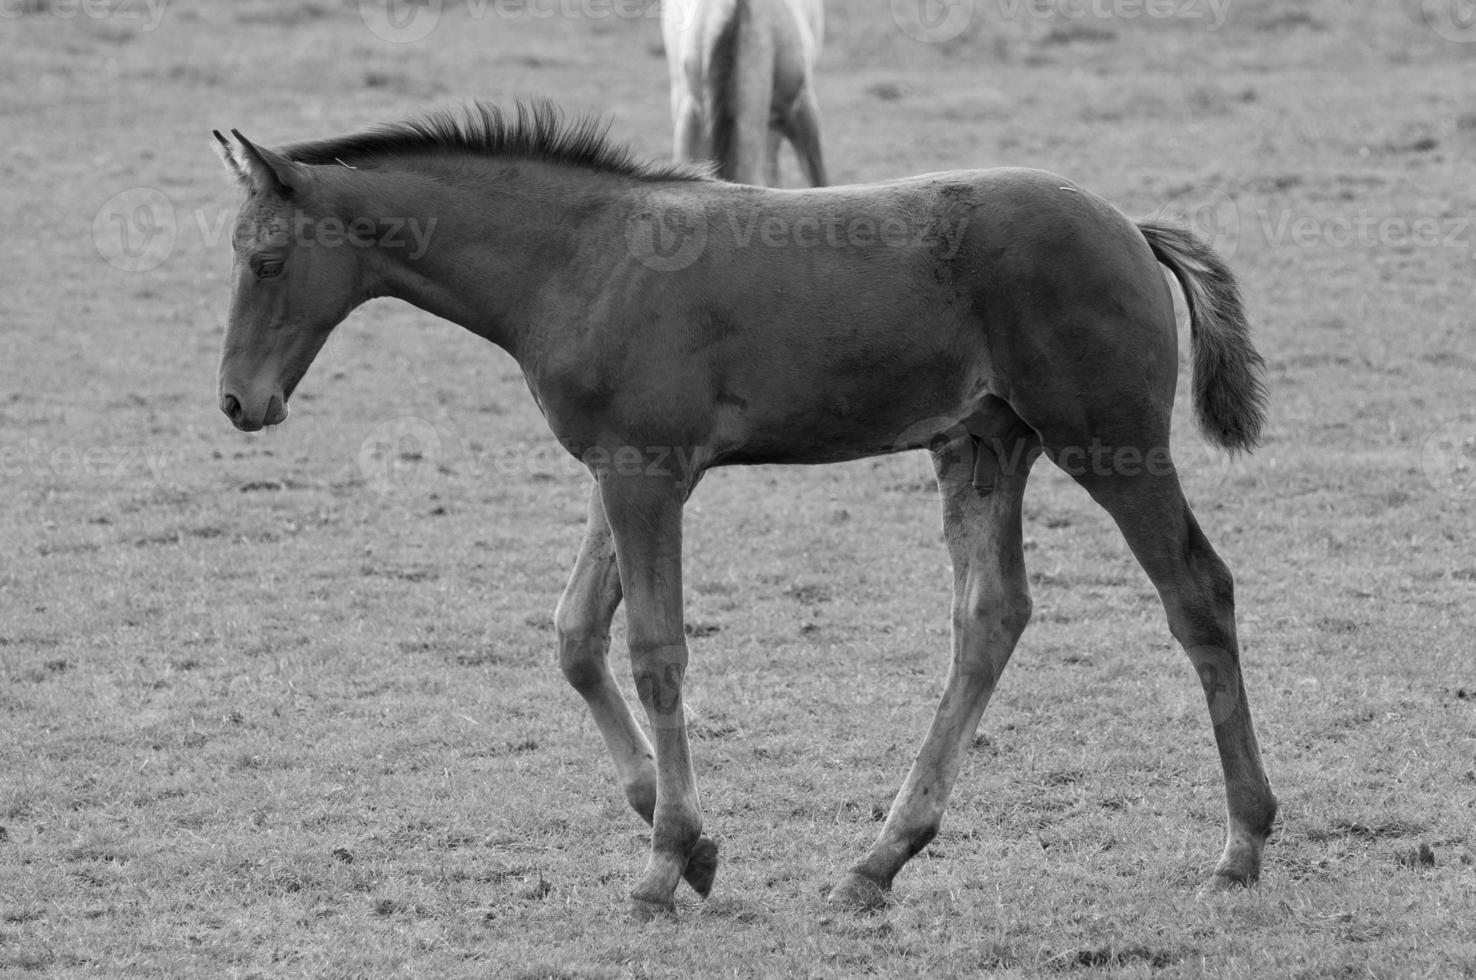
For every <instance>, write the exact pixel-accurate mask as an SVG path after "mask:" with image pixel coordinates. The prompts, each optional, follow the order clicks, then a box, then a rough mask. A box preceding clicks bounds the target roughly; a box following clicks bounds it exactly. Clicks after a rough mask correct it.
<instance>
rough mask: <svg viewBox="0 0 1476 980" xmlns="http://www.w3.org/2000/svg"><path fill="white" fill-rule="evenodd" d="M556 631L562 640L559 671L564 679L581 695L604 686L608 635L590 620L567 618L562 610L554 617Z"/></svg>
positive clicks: (608, 643)
mask: <svg viewBox="0 0 1476 980" xmlns="http://www.w3.org/2000/svg"><path fill="white" fill-rule="evenodd" d="M554 630H555V632H556V633H557V634H558V638H559V669H560V670H562V671H563V672H564V679H565V680H567V681H568V682H569V684H570V685H571V686H573V688H574V690H576V691H578V692H580V693H581V694H582V693H584V692H586V691H592V690H594V689H596V688H598V687H599V686H600V685H602V684H603V683H604V681H605V677H606V675H607V673H608V668H607V667H606V666H605V655H606V651H607V650H608V649H609V646H610V637H609V634H608V633H606V632H605V631H604V630H603V629H601V628H599V627H598V626H596V625H594V624H592V623H590V622H589V621H588V620H585V619H583V618H580V617H575V616H570V615H566V614H565V612H564V610H563V609H562V608H561V609H560V610H559V611H558V612H556V613H555V614H554Z"/></svg>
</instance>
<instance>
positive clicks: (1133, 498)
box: [1072, 425, 1276, 890]
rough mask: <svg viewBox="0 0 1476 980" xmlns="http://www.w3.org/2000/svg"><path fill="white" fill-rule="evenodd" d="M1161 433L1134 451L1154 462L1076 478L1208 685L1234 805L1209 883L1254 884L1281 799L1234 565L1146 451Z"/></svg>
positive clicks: (1162, 463) (1164, 434)
mask: <svg viewBox="0 0 1476 980" xmlns="http://www.w3.org/2000/svg"><path fill="white" fill-rule="evenodd" d="M1159 435H1160V436H1161V438H1160V439H1156V440H1155V439H1147V440H1143V442H1142V446H1141V447H1140V448H1141V449H1142V450H1143V453H1144V454H1143V455H1141V456H1138V457H1135V458H1140V459H1141V458H1146V459H1148V460H1150V461H1153V462H1149V463H1148V464H1147V465H1133V466H1131V467H1129V466H1126V465H1123V466H1108V467H1103V468H1100V471H1099V468H1097V467H1095V466H1093V467H1090V468H1086V472H1084V473H1073V474H1072V475H1073V476H1075V477H1076V479H1077V482H1079V483H1080V484H1081V485H1082V486H1084V487H1085V488H1086V489H1087V491H1088V492H1089V493H1090V494H1091V495H1092V497H1093V498H1094V499H1095V500H1096V501H1097V503H1099V504H1101V505H1102V507H1104V508H1105V509H1106V510H1107V512H1108V513H1109V514H1111V515H1112V518H1113V520H1115V521H1116V522H1117V526H1118V527H1119V528H1120V529H1121V530H1122V533H1123V536H1124V537H1125V538H1127V543H1128V547H1130V548H1131V549H1132V552H1133V554H1134V555H1135V556H1136V557H1137V559H1138V562H1139V563H1140V564H1141V565H1142V566H1143V568H1144V570H1145V571H1147V573H1148V577H1149V578H1150V579H1152V581H1153V585H1154V587H1155V588H1157V590H1158V594H1159V597H1160V598H1161V599H1162V600H1163V606H1164V610H1165V612H1167V614H1168V622H1169V630H1170V631H1171V632H1172V633H1173V635H1174V638H1175V639H1177V640H1178V641H1179V643H1180V645H1182V646H1183V648H1184V651H1185V652H1186V653H1187V654H1188V655H1189V660H1190V661H1191V662H1192V663H1193V664H1194V669H1195V670H1196V671H1197V672H1198V674H1199V680H1200V683H1201V684H1202V685H1203V687H1204V694H1205V699H1206V700H1207V701H1208V702H1209V712H1210V721H1211V722H1212V723H1213V725H1214V730H1215V743H1216V745H1217V746H1218V747H1219V751H1220V765H1221V767H1222V768H1223V769H1224V773H1225V793H1226V802H1227V810H1228V827H1227V833H1226V842H1225V851H1224V854H1223V855H1222V856H1221V858H1220V862H1219V864H1218V865H1217V866H1216V868H1215V872H1214V875H1213V876H1212V877H1211V878H1210V880H1209V881H1208V882H1207V883H1206V885H1205V887H1206V889H1210V890H1218V889H1224V888H1229V887H1232V886H1235V885H1247V884H1250V883H1251V882H1253V881H1255V880H1256V879H1257V878H1258V877H1259V876H1260V873H1261V852H1262V850H1263V849H1264V847H1265V844H1266V839H1267V838H1268V837H1269V836H1270V835H1271V825H1272V822H1273V821H1274V820H1275V818H1276V797H1275V796H1273V795H1272V793H1271V786H1270V783H1269V782H1268V781H1267V779H1266V770H1265V769H1264V768H1263V767H1262V765H1261V751H1260V747H1259V746H1258V745H1257V742H1256V733H1255V729H1254V726H1253V725H1252V723H1251V711H1250V704H1249V702H1248V701H1247V700H1246V695H1245V683H1244V681H1243V680H1242V677H1241V672H1240V645H1239V642H1238V641H1237V639H1236V635H1235V596H1234V586H1233V583H1232V581H1231V577H1230V570H1229V569H1228V568H1227V567H1226V566H1225V563H1224V562H1223V561H1221V560H1220V557H1219V555H1217V554H1215V550H1214V548H1212V547H1210V543H1209V541H1208V539H1206V538H1205V536H1204V532H1203V531H1201V530H1200V528H1199V522H1198V521H1196V520H1195V519H1194V513H1193V511H1191V510H1190V509H1189V502H1188V501H1187V500H1185V499H1184V493H1183V490H1182V488H1181V487H1180V485H1179V477H1178V473H1177V472H1176V471H1175V470H1174V468H1173V465H1172V463H1168V462H1167V461H1166V457H1162V456H1160V457H1155V456H1153V455H1148V451H1149V450H1150V449H1151V447H1153V446H1155V445H1156V446H1158V447H1160V450H1161V448H1162V447H1165V446H1167V445H1168V427H1167V426H1166V425H1165V426H1163V427H1162V431H1161V433H1159ZM1117 445H1119V446H1120V445H1122V443H1117ZM1119 458H1125V457H1120V456H1119ZM1155 460H1156V461H1155Z"/></svg>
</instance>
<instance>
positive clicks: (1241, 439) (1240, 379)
mask: <svg viewBox="0 0 1476 980" xmlns="http://www.w3.org/2000/svg"><path fill="white" fill-rule="evenodd" d="M1138 230H1140V231H1141V232H1142V233H1143V237H1144V238H1146V239H1148V247H1149V248H1151V249H1153V256H1154V258H1156V259H1158V261H1159V262H1162V263H1163V264H1164V265H1166V266H1168V268H1169V269H1170V270H1171V271H1172V272H1173V274H1174V278H1176V279H1178V280H1179V285H1180V286H1182V287H1183V289H1184V299H1185V302H1186V303H1187V304H1188V306H1189V336H1190V342H1191V345H1192V349H1193V357H1194V414H1195V418H1196V420H1197V421H1198V422H1199V428H1200V430H1201V431H1203V432H1204V434H1205V436H1206V438H1208V439H1209V440H1210V441H1211V442H1214V443H1215V444H1217V445H1219V446H1223V447H1224V448H1225V449H1228V450H1230V451H1231V452H1237V451H1241V450H1250V449H1253V448H1255V445H1256V443H1258V442H1259V441H1260V438H1261V426H1262V425H1263V424H1264V423H1265V421H1266V384H1265V382H1264V380H1263V379H1262V375H1263V373H1264V370H1265V361H1263V360H1262V359H1261V355H1260V354H1259V353H1257V352H1256V348H1255V347H1254V346H1253V345H1252V344H1251V339H1250V326H1249V324H1247V323H1246V321H1245V310H1244V309H1243V308H1242V306H1241V304H1240V288H1239V287H1238V286H1237V285H1236V284H1235V276H1234V275H1233V274H1232V273H1231V272H1230V269H1229V267H1227V266H1226V265H1225V263H1224V261H1223V260H1222V259H1221V258H1220V257H1219V256H1218V255H1216V254H1215V253H1214V251H1213V250H1212V249H1211V248H1210V247H1209V246H1208V245H1206V244H1205V243H1204V242H1202V241H1200V240H1199V239H1198V238H1195V237H1194V236H1193V235H1192V234H1190V233H1189V232H1187V231H1185V230H1184V229H1182V228H1174V227H1170V226H1168V225H1161V224H1157V223H1156V222H1151V221H1143V222H1139V223H1138Z"/></svg>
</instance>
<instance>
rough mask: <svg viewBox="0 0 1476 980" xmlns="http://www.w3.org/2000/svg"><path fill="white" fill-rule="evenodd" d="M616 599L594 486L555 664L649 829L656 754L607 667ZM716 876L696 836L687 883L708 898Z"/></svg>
mask: <svg viewBox="0 0 1476 980" xmlns="http://www.w3.org/2000/svg"><path fill="white" fill-rule="evenodd" d="M620 594H621V593H620V572H619V570H618V569H617V567H616V563H615V542H614V539H613V538H612V537H611V535H610V524H609V522H608V521H607V520H606V519H605V508H604V504H603V503H602V502H601V500H600V490H599V486H598V485H596V486H595V487H594V488H593V489H592V490H591V491H590V498H589V522H588V524H587V525H586V526H585V530H584V541H583V543H581V544H580V546H579V557H578V559H576V560H575V562H574V572H573V574H572V575H570V577H569V584H568V586H567V587H566V588H565V589H564V594H563V597H562V598H560V599H559V606H558V610H557V611H556V612H555V613H554V623H555V626H556V628H557V630H558V635H559V666H560V668H562V670H563V672H564V676H565V677H566V678H567V679H568V681H569V683H570V684H571V685H573V687H574V690H576V691H578V692H579V694H580V696H581V697H583V698H584V701H585V703H586V704H588V705H589V713H590V714H591V715H592V716H593V717H594V721H595V725H596V726H597V727H598V728H599V730H600V735H602V736H603V737H604V739H605V745H607V746H608V747H609V749H610V755H611V756H612V757H613V758H614V760H615V771H616V772H617V773H618V774H619V777H620V787H621V789H622V790H624V792H625V798H626V799H627V800H628V801H630V805H631V807H632V808H634V810H635V811H636V813H638V814H640V815H641V818H642V819H644V820H645V821H646V823H651V822H652V820H653V819H654V817H655V813H656V753H655V750H653V749H652V748H651V743H650V742H649V741H648V740H647V739H646V734H645V732H643V731H642V730H641V726H640V725H639V724H638V723H637V722H636V720H635V717H634V716H633V715H631V713H630V708H629V707H628V706H627V705H626V703H625V698H624V697H622V696H621V694H620V689H619V688H618V687H616V685H615V679H614V677H612V676H611V675H610V665H609V661H608V653H609V649H610V620H611V619H613V618H614V616H615V609H616V607H617V606H619V605H620ZM716 873H717V845H716V844H715V843H713V842H712V841H710V840H708V839H707V838H705V837H704V838H701V839H700V840H699V841H698V846H697V848H695V849H694V851H693V854H692V858H691V860H689V861H688V862H687V867H686V870H685V872H684V877H685V878H686V880H687V883H688V884H690V885H691V886H692V887H693V888H694V889H696V890H697V892H698V893H699V894H701V895H703V896H704V897H705V896H706V895H707V893H708V892H709V891H711V890H712V880H713V876H714V875H715V874H716Z"/></svg>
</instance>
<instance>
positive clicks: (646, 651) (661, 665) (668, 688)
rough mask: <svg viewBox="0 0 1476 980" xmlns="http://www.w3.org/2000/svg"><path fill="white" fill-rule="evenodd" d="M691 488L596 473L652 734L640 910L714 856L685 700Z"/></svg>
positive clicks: (662, 904) (658, 904) (668, 896)
mask: <svg viewBox="0 0 1476 980" xmlns="http://www.w3.org/2000/svg"><path fill="white" fill-rule="evenodd" d="M685 496H686V495H685V492H684V490H683V489H682V488H681V487H679V486H678V485H677V484H676V483H675V482H674V481H672V480H671V479H669V478H666V477H651V476H622V475H615V474H611V473H606V474H602V475H601V477H600V498H601V501H602V503H603V504H604V509H605V514H606V515H607V518H608V520H609V523H610V530H611V532H612V533H613V535H614V540H615V554H616V561H617V563H618V565H619V568H620V584H621V587H622V589H623V590H624V593H625V601H626V624H627V633H628V635H629V641H630V659H631V669H632V671H633V672H634V674H635V683H636V691H637V693H638V694H639V696H640V699H641V705H642V707H644V708H645V709H646V717H647V719H648V720H649V721H650V724H651V731H652V733H653V735H654V736H655V742H656V807H655V812H654V814H653V820H652V831H651V856H650V860H649V862H648V863H647V864H646V870H645V873H644V874H642V876H641V880H640V882H639V883H638V884H637V885H636V887H635V890H634V891H633V892H632V893H631V904H632V911H634V913H635V914H636V916H637V917H638V918H650V917H651V916H653V915H657V914H661V913H669V912H672V911H674V910H675V901H674V899H673V895H674V893H675V891H676V886H677V882H678V881H680V880H681V878H682V876H683V874H684V873H686V872H687V870H688V868H689V867H690V866H691V864H692V863H693V862H698V863H701V862H703V861H706V862H708V863H710V864H711V865H713V866H714V867H715V865H716V849H715V848H712V847H711V844H710V842H708V846H707V847H706V848H704V847H703V846H702V842H703V840H704V839H703V838H702V813H701V809H700V807H699V804H698V800H697V781H696V776H695V774H694V773H693V771H692V753H691V749H690V746H689V745H688V743H687V721H686V713H685V712H686V709H685V707H684V706H683V703H682V681H683V679H684V678H685V676H686V672H687V638H686V636H685V634H684V632H683V629H682V503H683V501H684V500H685ZM689 880H690V876H689ZM708 883H709V884H710V883H711V879H710V875H709V882H708ZM701 890H702V889H699V891H701Z"/></svg>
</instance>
